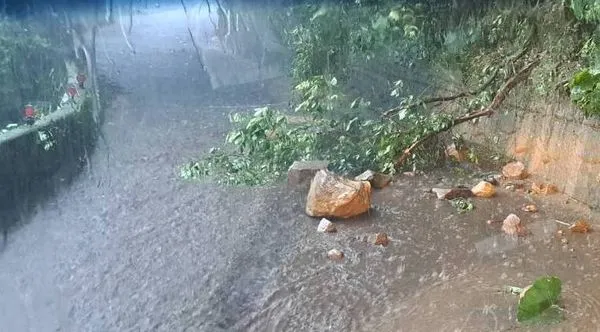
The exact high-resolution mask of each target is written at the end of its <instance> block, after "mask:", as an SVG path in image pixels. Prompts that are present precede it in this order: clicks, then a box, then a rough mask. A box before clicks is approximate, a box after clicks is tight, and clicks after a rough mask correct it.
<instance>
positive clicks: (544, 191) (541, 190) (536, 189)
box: [531, 182, 558, 195]
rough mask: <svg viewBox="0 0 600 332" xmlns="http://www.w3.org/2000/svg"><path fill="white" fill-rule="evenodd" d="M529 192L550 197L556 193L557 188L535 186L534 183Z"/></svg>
mask: <svg viewBox="0 0 600 332" xmlns="http://www.w3.org/2000/svg"><path fill="white" fill-rule="evenodd" d="M531 191H532V192H533V193H535V194H538V195H550V194H555V193H557V192H558V188H557V187H556V186H555V185H553V184H546V183H542V184H537V183H535V182H534V183H532V184H531Z"/></svg>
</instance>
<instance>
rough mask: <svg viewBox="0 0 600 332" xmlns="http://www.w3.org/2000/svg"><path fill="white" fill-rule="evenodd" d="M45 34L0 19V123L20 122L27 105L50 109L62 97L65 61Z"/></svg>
mask: <svg viewBox="0 0 600 332" xmlns="http://www.w3.org/2000/svg"><path fill="white" fill-rule="evenodd" d="M44 32H48V30H43V29H40V27H39V26H38V27H35V28H33V27H31V26H28V25H26V24H25V23H23V22H19V21H13V20H9V19H0V99H1V100H2V101H3V103H2V105H0V124H6V123H10V122H17V121H19V114H20V113H19V112H20V110H22V108H23V106H24V105H25V104H27V103H31V104H34V106H40V107H43V108H48V109H51V108H54V107H55V106H56V105H57V103H58V101H59V98H60V97H62V87H63V86H64V84H65V83H66V67H65V62H64V59H63V57H62V56H61V55H60V53H59V48H58V47H57V46H58V45H53V44H52V43H51V42H50V40H49V39H48V38H46V36H45V35H44Z"/></svg>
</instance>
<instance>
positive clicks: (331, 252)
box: [327, 249, 344, 261]
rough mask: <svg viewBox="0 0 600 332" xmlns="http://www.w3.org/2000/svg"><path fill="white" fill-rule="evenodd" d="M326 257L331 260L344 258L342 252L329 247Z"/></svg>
mask: <svg viewBox="0 0 600 332" xmlns="http://www.w3.org/2000/svg"><path fill="white" fill-rule="evenodd" d="M327 257H329V259H331V260H335V261H338V260H341V259H343V258H344V253H343V252H341V251H339V250H338V249H331V250H329V251H328V252H327Z"/></svg>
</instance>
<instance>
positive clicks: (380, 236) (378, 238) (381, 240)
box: [373, 233, 390, 247]
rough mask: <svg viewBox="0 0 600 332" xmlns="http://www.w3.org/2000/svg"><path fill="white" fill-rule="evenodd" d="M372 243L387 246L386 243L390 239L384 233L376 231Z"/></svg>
mask: <svg viewBox="0 0 600 332" xmlns="http://www.w3.org/2000/svg"><path fill="white" fill-rule="evenodd" d="M373 243H374V244H375V245H380V246H384V247H387V245H388V244H389V243H390V239H389V238H388V236H387V234H386V233H377V234H375V241H374V242H373Z"/></svg>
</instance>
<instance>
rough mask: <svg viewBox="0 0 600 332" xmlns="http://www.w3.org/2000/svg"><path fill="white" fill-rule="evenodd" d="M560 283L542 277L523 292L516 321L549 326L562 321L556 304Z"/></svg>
mask: <svg viewBox="0 0 600 332" xmlns="http://www.w3.org/2000/svg"><path fill="white" fill-rule="evenodd" d="M561 290H562V282H561V280H560V279H559V278H557V277H542V278H539V279H537V280H536V281H535V282H534V283H533V285H532V286H531V287H529V288H528V289H526V290H525V293H524V294H522V297H521V298H520V300H519V308H518V312H517V320H518V321H519V322H521V323H545V324H549V323H550V324H551V323H556V322H559V321H560V320H562V310H561V309H560V308H559V307H558V306H557V305H556V304H557V303H558V300H559V297H560V292H561Z"/></svg>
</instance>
